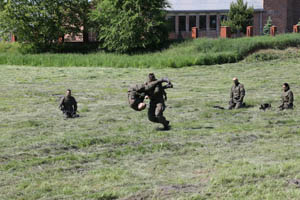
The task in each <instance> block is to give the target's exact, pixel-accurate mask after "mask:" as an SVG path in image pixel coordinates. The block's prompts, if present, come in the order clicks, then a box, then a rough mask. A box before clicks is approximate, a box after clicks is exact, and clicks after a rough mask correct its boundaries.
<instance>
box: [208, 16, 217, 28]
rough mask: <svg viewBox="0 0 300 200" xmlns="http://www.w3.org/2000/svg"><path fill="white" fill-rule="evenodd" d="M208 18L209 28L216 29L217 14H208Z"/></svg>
mask: <svg viewBox="0 0 300 200" xmlns="http://www.w3.org/2000/svg"><path fill="white" fill-rule="evenodd" d="M209 19H210V24H209V26H210V28H211V29H217V16H216V15H211V16H209Z"/></svg>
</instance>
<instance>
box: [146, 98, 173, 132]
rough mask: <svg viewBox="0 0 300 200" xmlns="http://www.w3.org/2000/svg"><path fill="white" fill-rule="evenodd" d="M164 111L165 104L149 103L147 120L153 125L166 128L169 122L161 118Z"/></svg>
mask: <svg viewBox="0 0 300 200" xmlns="http://www.w3.org/2000/svg"><path fill="white" fill-rule="evenodd" d="M164 110H165V104H164V103H163V102H152V101H150V107H149V110H148V119H149V120H150V121H151V122H154V123H160V124H163V125H164V126H167V125H168V124H169V122H168V121H167V120H166V118H165V117H164V116H163V112H164Z"/></svg>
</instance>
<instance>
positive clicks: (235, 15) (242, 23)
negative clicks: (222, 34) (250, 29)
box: [222, 0, 254, 33]
mask: <svg viewBox="0 0 300 200" xmlns="http://www.w3.org/2000/svg"><path fill="white" fill-rule="evenodd" d="M253 14H254V9H253V8H252V7H250V8H249V7H248V3H247V2H244V1H243V0H237V2H236V3H235V2H232V3H231V4H230V10H229V13H228V20H227V21H223V22H222V25H224V26H229V27H230V28H231V32H232V33H239V32H243V33H246V30H247V26H251V25H252V24H253Z"/></svg>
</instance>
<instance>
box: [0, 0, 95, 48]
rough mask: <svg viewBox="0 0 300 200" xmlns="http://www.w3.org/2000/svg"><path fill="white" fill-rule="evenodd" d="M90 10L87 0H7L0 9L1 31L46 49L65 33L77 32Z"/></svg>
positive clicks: (35, 46)
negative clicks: (11, 33)
mask: <svg viewBox="0 0 300 200" xmlns="http://www.w3.org/2000/svg"><path fill="white" fill-rule="evenodd" d="M88 10H89V1H88V0H7V3H6V5H5V6H4V9H3V10H2V11H1V13H0V25H1V28H2V29H3V33H2V34H5V33H8V32H13V33H14V34H15V35H17V37H18V41H20V42H23V43H27V44H30V45H32V46H33V47H34V49H36V50H37V51H45V50H47V49H49V48H51V46H53V45H54V44H55V43H56V42H57V41H58V39H59V37H63V36H64V35H65V34H71V33H75V34H76V33H79V32H81V30H80V28H81V27H82V26H83V25H84V19H85V18H87V17H86V16H87V15H88Z"/></svg>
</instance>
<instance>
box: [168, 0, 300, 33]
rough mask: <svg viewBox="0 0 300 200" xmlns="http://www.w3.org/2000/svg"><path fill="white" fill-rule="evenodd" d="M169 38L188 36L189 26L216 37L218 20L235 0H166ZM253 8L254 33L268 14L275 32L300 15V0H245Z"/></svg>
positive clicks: (259, 30) (287, 27) (285, 29)
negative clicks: (275, 28) (167, 4)
mask: <svg viewBox="0 0 300 200" xmlns="http://www.w3.org/2000/svg"><path fill="white" fill-rule="evenodd" d="M168 1H169V4H170V8H167V12H168V15H167V17H168V21H169V24H170V30H171V33H170V38H172V39H176V38H190V37H191V34H192V33H191V30H192V27H198V28H199V37H218V36H219V35H220V26H221V21H222V20H226V18H227V17H226V15H227V14H228V12H229V9H230V4H231V3H232V2H234V1H235V0H168ZM244 2H247V4H248V6H249V7H253V8H254V18H253V28H254V35H261V34H262V32H263V27H264V25H265V24H266V22H267V19H268V17H269V16H270V17H271V18H272V20H273V25H275V26H277V27H278V33H286V32H291V31H292V28H293V25H295V24H297V23H298V21H299V18H300V0H244Z"/></svg>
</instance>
